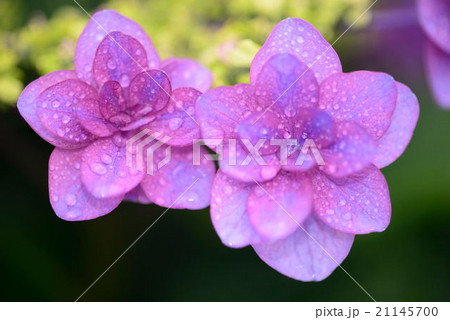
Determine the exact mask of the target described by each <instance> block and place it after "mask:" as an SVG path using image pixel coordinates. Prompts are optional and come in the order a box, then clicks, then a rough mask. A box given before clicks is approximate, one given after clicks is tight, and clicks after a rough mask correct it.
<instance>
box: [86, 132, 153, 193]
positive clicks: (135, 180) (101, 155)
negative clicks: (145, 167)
mask: <svg viewBox="0 0 450 320" xmlns="http://www.w3.org/2000/svg"><path fill="white" fill-rule="evenodd" d="M119 135H120V134H116V136H113V137H109V138H104V139H101V140H97V141H95V142H94V143H92V144H91V145H90V146H88V147H87V148H86V149H85V150H84V152H83V156H82V161H81V180H82V181H83V184H84V186H85V187H86V189H87V190H88V191H89V192H90V193H92V194H93V195H94V197H96V198H109V197H115V196H119V195H124V194H125V193H127V192H129V191H131V190H132V189H133V188H134V187H136V186H137V185H138V184H139V183H140V182H141V181H142V178H143V177H144V174H145V173H144V172H140V171H138V170H136V169H135V168H134V167H128V166H127V164H126V148H125V145H123V143H122V142H123V139H119V138H120V136H119ZM118 141H120V142H121V143H119V142H118Z"/></svg>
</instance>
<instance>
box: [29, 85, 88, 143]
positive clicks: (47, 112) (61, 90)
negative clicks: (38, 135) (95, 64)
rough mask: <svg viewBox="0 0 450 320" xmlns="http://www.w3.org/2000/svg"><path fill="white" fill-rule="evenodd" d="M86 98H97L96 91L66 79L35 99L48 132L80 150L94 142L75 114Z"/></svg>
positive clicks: (39, 115)
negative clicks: (75, 110) (77, 107)
mask: <svg viewBox="0 0 450 320" xmlns="http://www.w3.org/2000/svg"><path fill="white" fill-rule="evenodd" d="M84 99H97V92H96V91H95V90H94V88H92V87H91V86H90V85H88V84H86V83H85V82H82V81H80V80H76V79H68V80H64V81H62V82H59V83H57V84H55V85H53V86H51V87H49V88H47V89H46V90H44V91H43V92H41V94H40V95H39V96H38V97H37V99H36V113H37V115H38V117H39V119H40V120H41V123H42V124H43V125H44V127H45V128H46V129H47V130H48V131H50V132H51V133H53V134H54V135H57V136H59V137H60V138H61V139H64V140H66V141H70V142H71V144H74V145H77V146H78V147H79V148H80V147H83V146H86V145H87V144H89V143H90V141H92V140H93V139H94V137H93V136H92V134H91V133H90V132H88V131H87V130H86V129H85V128H84V127H83V126H82V125H81V123H80V122H79V120H78V118H77V116H76V113H75V112H74V109H75V108H76V106H77V105H78V104H79V103H80V102H81V101H83V100H84Z"/></svg>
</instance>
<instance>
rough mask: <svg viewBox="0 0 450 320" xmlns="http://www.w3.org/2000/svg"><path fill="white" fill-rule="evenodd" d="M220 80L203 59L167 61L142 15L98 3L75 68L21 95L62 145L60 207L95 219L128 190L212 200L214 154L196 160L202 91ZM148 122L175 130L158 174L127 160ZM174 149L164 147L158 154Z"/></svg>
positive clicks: (166, 131) (165, 198)
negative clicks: (197, 106) (140, 22)
mask: <svg viewBox="0 0 450 320" xmlns="http://www.w3.org/2000/svg"><path fill="white" fill-rule="evenodd" d="M211 82H212V77H211V74H210V72H209V71H208V70H207V69H206V68H204V67H202V66H200V65H199V64H198V63H196V62H194V61H191V60H188V59H179V58H172V59H168V60H166V61H164V62H162V63H161V62H160V59H159V57H158V54H157V52H156V51H155V49H154V48H153V45H152V42H151V40H150V38H149V37H148V36H147V35H146V34H145V32H144V30H143V29H142V28H141V27H140V26H138V25H137V24H136V23H135V22H133V21H131V20H130V19H128V18H126V17H124V16H122V15H120V14H119V13H117V12H115V11H111V10H105V11H101V12H98V13H96V14H95V15H94V16H93V17H92V19H91V21H90V22H89V23H88V24H87V26H86V28H85V29H84V31H83V33H82V34H81V36H80V38H79V39H78V43H77V46H76V52H75V71H72V70H61V71H55V72H52V73H50V74H47V75H45V76H43V77H41V78H39V79H37V80H35V81H34V82H32V83H31V84H30V85H28V86H27V87H26V88H25V90H24V91H23V93H22V94H21V96H20V98H19V100H18V108H19V111H20V113H21V115H22V116H23V117H24V118H25V120H26V121H27V122H28V123H29V124H30V126H31V127H32V128H33V129H34V130H35V131H36V132H37V133H38V134H39V135H40V136H41V137H42V138H43V139H45V140H46V141H48V142H49V143H51V144H52V145H54V146H55V147H56V148H55V149H54V151H53V153H52V155H51V157H50V161H49V192H50V202H51V205H52V207H53V209H54V210H55V212H56V214H57V215H58V216H59V217H61V218H63V219H66V220H87V219H93V218H97V217H99V216H102V215H105V214H107V213H109V212H111V211H112V210H113V209H114V208H115V207H117V206H118V205H119V203H120V202H121V201H122V200H124V199H125V200H131V201H137V202H141V203H150V202H154V203H156V204H158V205H161V206H165V207H169V206H171V207H173V208H189V209H198V208H204V207H207V206H208V205H209V198H210V196H209V194H210V188H211V183H212V180H213V177H214V173H215V168H214V165H213V164H212V163H210V162H207V161H204V162H203V163H202V164H201V165H198V166H194V165H193V161H192V157H193V155H192V142H193V139H195V138H197V137H199V136H200V131H199V128H198V125H197V124H196V122H195V120H194V118H193V115H194V113H195V101H196V99H197V98H198V97H199V96H200V95H201V92H203V91H205V90H207V89H208V88H209V87H210V85H211ZM144 129H147V131H148V132H149V133H158V134H160V137H171V139H170V140H169V141H167V144H168V145H171V156H172V158H171V160H170V162H169V163H168V164H167V165H166V166H163V167H162V168H161V169H159V170H157V172H156V173H155V174H153V175H149V174H146V173H145V169H144V170H137V168H135V167H133V166H129V165H127V163H126V162H127V160H126V158H127V157H126V153H127V148H126V142H127V141H128V139H130V138H132V137H134V136H135V135H136V134H138V133H139V132H141V130H144ZM157 139H158V137H157ZM164 141H165V140H164ZM166 149H167V148H159V149H156V150H155V153H154V159H160V158H162V157H164V152H165V151H164V150H166ZM134 151H136V150H135V149H134ZM136 156H137V155H136ZM142 157H144V156H142ZM154 159H153V160H154ZM136 161H137V160H136ZM142 162H143V164H144V165H145V164H146V163H147V161H146V160H145V161H144V160H143V159H142ZM196 179H198V181H197V182H196V183H195V184H194V185H192V184H193V183H194V181H196ZM191 185H192V186H191ZM189 186H191V188H189ZM187 188H189V190H187ZM178 197H180V198H179V199H177V198H178ZM175 200H177V201H176V202H175V203H174V201H175Z"/></svg>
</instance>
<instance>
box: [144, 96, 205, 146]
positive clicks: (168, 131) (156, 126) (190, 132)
mask: <svg viewBox="0 0 450 320" xmlns="http://www.w3.org/2000/svg"><path fill="white" fill-rule="evenodd" d="M200 95H201V92H200V91H197V90H195V89H192V88H179V89H175V90H174V91H173V92H172V97H171V99H170V100H169V104H168V106H167V108H166V109H164V110H162V111H161V112H160V113H159V114H158V115H156V119H155V120H153V121H152V122H150V123H149V124H148V126H147V127H148V128H150V129H152V131H156V132H159V133H163V134H164V136H169V137H171V139H170V140H169V141H167V144H169V145H172V146H187V145H192V143H193V141H194V139H199V138H200V127H199V125H198V124H197V123H196V122H194V121H195V102H196V101H197V99H198V97H199V96H200Z"/></svg>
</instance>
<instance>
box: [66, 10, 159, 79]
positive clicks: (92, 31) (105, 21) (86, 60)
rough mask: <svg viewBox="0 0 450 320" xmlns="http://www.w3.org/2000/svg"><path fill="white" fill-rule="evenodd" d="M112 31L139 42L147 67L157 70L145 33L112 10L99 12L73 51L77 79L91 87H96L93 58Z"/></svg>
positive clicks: (154, 53)
mask: <svg viewBox="0 0 450 320" xmlns="http://www.w3.org/2000/svg"><path fill="white" fill-rule="evenodd" d="M113 31H120V32H122V33H123V34H125V35H128V36H131V37H133V38H135V39H136V40H138V41H139V43H140V44H141V45H142V46H143V47H144V49H145V53H146V54H147V61H148V67H150V68H157V67H158V66H159V63H160V60H159V57H158V53H157V52H156V50H155V49H154V48H153V44H152V41H151V40H150V38H149V37H148V36H147V34H146V33H145V31H144V30H143V29H142V28H141V27H140V26H139V25H138V24H137V23H136V22H134V21H132V20H130V19H128V18H126V17H124V16H122V15H121V14H119V13H118V12H116V11H114V10H103V11H99V12H97V13H96V14H94V15H93V16H92V19H91V20H90V21H89V23H88V24H87V25H86V27H85V28H84V30H83V32H82V33H81V35H80V38H78V42H77V47H76V49H75V69H76V71H77V75H78V77H79V78H80V79H81V80H83V81H86V82H87V83H89V84H91V85H94V86H95V85H96V82H95V79H94V75H93V70H92V68H93V64H94V57H95V54H96V52H97V48H98V46H99V45H100V42H102V41H103V39H104V38H105V36H106V35H107V34H108V33H110V32H113Z"/></svg>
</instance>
